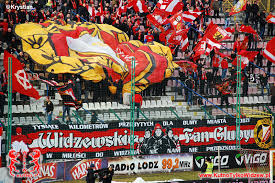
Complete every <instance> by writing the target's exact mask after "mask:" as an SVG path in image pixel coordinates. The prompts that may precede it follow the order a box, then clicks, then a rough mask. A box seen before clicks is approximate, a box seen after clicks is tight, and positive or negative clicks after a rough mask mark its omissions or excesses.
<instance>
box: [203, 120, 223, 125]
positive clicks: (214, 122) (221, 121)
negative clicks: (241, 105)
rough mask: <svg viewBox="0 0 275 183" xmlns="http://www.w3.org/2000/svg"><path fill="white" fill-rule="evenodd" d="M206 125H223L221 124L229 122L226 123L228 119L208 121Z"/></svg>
mask: <svg viewBox="0 0 275 183" xmlns="http://www.w3.org/2000/svg"><path fill="white" fill-rule="evenodd" d="M206 123H207V124H211V125H213V124H221V123H227V122H226V119H208V120H207V122H206Z"/></svg>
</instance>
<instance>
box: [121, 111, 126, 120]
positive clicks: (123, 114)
mask: <svg viewBox="0 0 275 183" xmlns="http://www.w3.org/2000/svg"><path fill="white" fill-rule="evenodd" d="M120 117H121V119H122V120H126V118H127V115H126V112H121V116H120Z"/></svg>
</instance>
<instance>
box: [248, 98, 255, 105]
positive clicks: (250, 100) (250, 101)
mask: <svg viewBox="0 0 275 183" xmlns="http://www.w3.org/2000/svg"><path fill="white" fill-rule="evenodd" d="M253 102H254V100H253V97H251V96H249V97H248V104H253Z"/></svg>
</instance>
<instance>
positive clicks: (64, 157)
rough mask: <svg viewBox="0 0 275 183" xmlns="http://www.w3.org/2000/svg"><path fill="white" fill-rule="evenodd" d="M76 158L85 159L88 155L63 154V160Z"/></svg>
mask: <svg viewBox="0 0 275 183" xmlns="http://www.w3.org/2000/svg"><path fill="white" fill-rule="evenodd" d="M74 158H80V159H85V158H86V153H62V159H74Z"/></svg>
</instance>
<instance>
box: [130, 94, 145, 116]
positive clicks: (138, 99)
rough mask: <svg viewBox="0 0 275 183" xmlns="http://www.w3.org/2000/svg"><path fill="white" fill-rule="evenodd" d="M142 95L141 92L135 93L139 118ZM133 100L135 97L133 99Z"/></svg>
mask: <svg viewBox="0 0 275 183" xmlns="http://www.w3.org/2000/svg"><path fill="white" fill-rule="evenodd" d="M142 100H143V99H142V96H141V95H140V94H139V93H135V106H136V107H137V109H138V110H137V118H139V110H140V107H141V106H142ZM132 101H133V99H132Z"/></svg>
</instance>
